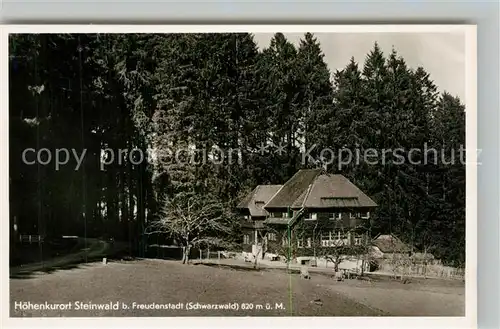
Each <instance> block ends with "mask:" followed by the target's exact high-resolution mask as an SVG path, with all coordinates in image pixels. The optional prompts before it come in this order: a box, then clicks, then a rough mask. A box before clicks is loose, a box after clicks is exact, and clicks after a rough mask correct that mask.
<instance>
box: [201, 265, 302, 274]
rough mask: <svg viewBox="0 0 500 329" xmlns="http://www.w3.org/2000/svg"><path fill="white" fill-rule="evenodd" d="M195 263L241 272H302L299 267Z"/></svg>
mask: <svg viewBox="0 0 500 329" xmlns="http://www.w3.org/2000/svg"><path fill="white" fill-rule="evenodd" d="M193 265H204V266H208V267H217V268H224V269H230V270H235V271H240V272H275V271H282V272H288V273H289V274H300V270H297V269H287V268H286V267H284V268H265V267H253V266H245V265H235V264H217V263H193Z"/></svg>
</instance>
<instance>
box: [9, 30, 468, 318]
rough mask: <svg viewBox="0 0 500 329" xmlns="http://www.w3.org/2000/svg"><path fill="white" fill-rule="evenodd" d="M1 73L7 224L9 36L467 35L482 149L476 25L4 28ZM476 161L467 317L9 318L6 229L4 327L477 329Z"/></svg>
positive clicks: (466, 102) (466, 289)
mask: <svg viewBox="0 0 500 329" xmlns="http://www.w3.org/2000/svg"><path fill="white" fill-rule="evenodd" d="M0 28H1V33H0V42H1V43H0V54H1V58H2V61H1V64H0V72H1V75H2V78H3V81H2V84H1V90H2V97H1V98H0V99H1V111H0V124H1V125H2V129H1V130H0V131H1V133H2V136H1V138H0V144H1V147H2V148H1V150H0V160H1V161H0V166H1V169H2V171H3V173H4V175H1V176H0V183H1V184H0V185H1V189H0V207H1V209H5V211H4V213H3V216H2V219H3V221H4V222H6V223H8V222H9V220H8V218H9V213H8V209H9V179H8V172H9V171H8V170H9V161H8V157H9V155H8V154H9V153H8V138H9V133H8V128H9V127H8V122H9V120H8V119H9V114H8V113H9V101H8V85H9V77H8V34H9V33H61V32H63V31H64V33H173V32H179V33H187V32H252V33H259V32H260V33H263V32H267V33H273V32H276V31H281V32H300V33H302V32H305V31H308V32H316V33H319V32H323V33H324V32H326V33H450V32H462V33H464V34H465V38H466V61H465V62H466V79H465V80H466V81H465V83H466V99H465V101H464V102H465V104H466V108H467V111H466V148H467V149H468V150H476V149H477V26H476V25H247V26H245V25H164V26H161V25H9V26H7V25H2V26H0ZM477 161H478V160H477V157H476V153H475V152H467V169H466V199H467V205H466V223H467V224H466V284H465V291H466V310H465V317H293V318H291V317H252V318H251V319H249V318H247V317H226V318H223V319H221V318H217V317H206V318H205V317H182V318H156V317H155V318H64V319H58V318H41V319H40V318H36V319H31V318H30V319H28V318H23V319H19V318H9V312H10V308H9V303H10V302H9V299H10V297H9V296H10V294H9V279H8V278H9V268H8V261H7V260H8V258H9V244H8V241H9V230H8V229H4V228H5V227H6V226H8V224H7V225H5V224H4V225H3V226H2V230H1V236H0V245H1V254H2V256H4V257H2V260H3V262H2V265H1V273H2V275H1V278H2V280H1V281H0V284H1V288H2V289H1V300H0V305H2V306H1V308H0V311H1V317H2V322H1V323H2V326H6V327H34V326H37V327H38V326H47V327H48V326H50V327H63V328H66V327H80V326H82V327H83V326H86V327H88V326H89V325H90V326H91V327H94V326H103V327H104V326H106V327H117V328H118V327H119V328H129V327H141V328H142V327H165V326H167V325H168V326H169V327H182V328H186V327H187V328H190V327H194V326H195V327H200V328H205V327H207V326H211V327H231V328H232V327H240V326H248V327H255V326H266V327H267V326H273V327H283V328H285V327H290V326H294V327H308V328H310V327H311V326H316V325H317V326H322V327H337V328H352V327H365V328H366V327H381V328H386V327H388V326H391V327H392V326H393V327H398V328H400V327H408V328H410V327H411V328H428V327H431V328H437V327H443V328H448V327H452V328H473V327H476V326H477V165H476V163H477Z"/></svg>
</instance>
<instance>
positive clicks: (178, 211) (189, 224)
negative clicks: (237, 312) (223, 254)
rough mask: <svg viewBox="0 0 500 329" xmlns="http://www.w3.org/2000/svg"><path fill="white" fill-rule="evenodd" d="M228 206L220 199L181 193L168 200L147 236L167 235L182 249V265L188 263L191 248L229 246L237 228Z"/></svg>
mask: <svg viewBox="0 0 500 329" xmlns="http://www.w3.org/2000/svg"><path fill="white" fill-rule="evenodd" d="M229 209H230V208H229V207H227V206H226V205H225V204H222V203H220V202H219V201H218V200H217V198H215V197H211V196H209V195H203V196H201V195H197V194H195V193H188V192H183V193H178V194H177V195H175V196H174V197H170V198H166V199H165V200H164V202H163V206H162V208H161V210H160V212H159V216H158V219H157V220H156V221H155V222H153V223H152V224H151V225H150V229H149V230H148V231H147V234H152V233H164V234H167V235H168V236H169V237H171V238H173V239H174V240H175V241H177V243H178V244H179V245H180V246H181V247H182V263H183V264H185V263H188V262H189V254H190V251H191V248H192V247H195V246H199V245H200V244H204V245H213V246H225V245H228V243H229V242H228V240H227V239H224V238H225V237H228V236H229V235H230V234H231V233H232V232H233V229H234V223H236V221H233V220H232V213H231V212H230V211H229Z"/></svg>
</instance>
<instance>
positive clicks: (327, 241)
mask: <svg viewBox="0 0 500 329" xmlns="http://www.w3.org/2000/svg"><path fill="white" fill-rule="evenodd" d="M267 240H268V241H276V233H267ZM349 240H350V239H349V236H348V235H347V234H341V233H340V232H328V233H324V234H322V235H321V246H322V247H339V246H344V245H349ZM287 241H288V240H287V238H286V237H285V236H284V237H283V239H282V244H283V245H286V244H287ZM353 242H354V245H361V244H362V242H363V240H362V237H360V236H356V237H354V238H353ZM243 243H244V244H250V235H249V234H244V235H243ZM311 246H312V240H311V238H307V239H305V240H304V239H298V240H297V247H299V248H311Z"/></svg>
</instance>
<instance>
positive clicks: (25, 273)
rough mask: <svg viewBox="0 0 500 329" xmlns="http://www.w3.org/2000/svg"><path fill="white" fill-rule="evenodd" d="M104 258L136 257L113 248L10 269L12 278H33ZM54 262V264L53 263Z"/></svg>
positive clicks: (81, 266) (124, 259) (123, 259)
mask: <svg viewBox="0 0 500 329" xmlns="http://www.w3.org/2000/svg"><path fill="white" fill-rule="evenodd" d="M103 258H107V261H108V263H110V262H116V261H133V260H135V258H134V257H131V256H129V255H128V252H127V251H125V250H124V249H123V248H116V247H114V248H111V249H110V250H107V251H106V253H102V254H97V255H93V256H88V257H85V255H84V254H81V253H79V254H75V255H74V257H73V258H67V259H63V260H61V259H59V260H57V259H56V264H53V263H54V259H52V260H51V259H47V260H46V263H41V264H26V268H23V267H22V266H16V267H14V268H11V269H10V278H11V279H32V278H34V277H35V276H36V275H37V274H40V273H44V274H50V273H54V272H56V271H63V270H73V269H77V268H85V267H87V266H88V265H91V264H96V263H100V262H102V260H103ZM51 263H52V264H51Z"/></svg>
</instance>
